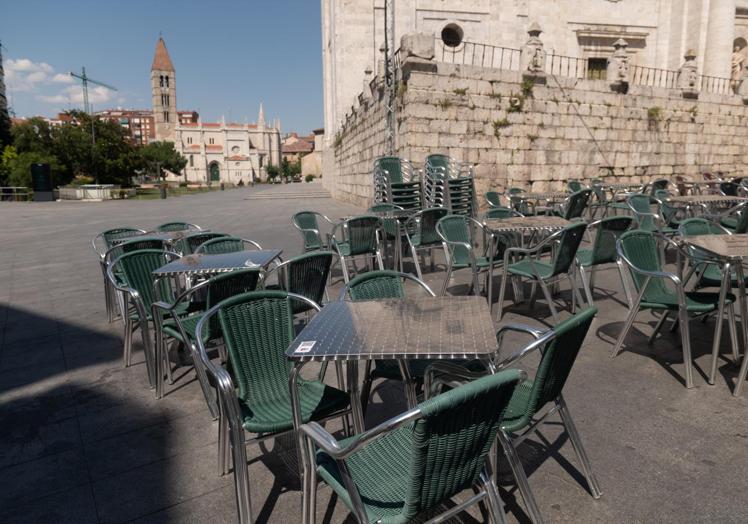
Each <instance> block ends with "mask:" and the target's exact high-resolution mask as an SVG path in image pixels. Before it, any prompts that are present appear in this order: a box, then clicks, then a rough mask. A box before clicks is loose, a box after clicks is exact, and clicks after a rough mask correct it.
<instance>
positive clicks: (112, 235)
mask: <svg viewBox="0 0 748 524" xmlns="http://www.w3.org/2000/svg"><path fill="white" fill-rule="evenodd" d="M145 233H146V231H145V230H144V229H137V228H133V227H117V228H114V229H107V230H106V231H102V232H101V233H99V234H98V235H96V236H95V237H94V238H93V240H91V247H92V248H93V250H94V251H95V252H96V254H97V255H99V258H103V257H104V254H105V253H106V252H107V251H108V250H109V249H111V248H112V247H113V246H115V245H116V244H118V243H120V242H123V241H124V240H129V239H130V238H132V237H135V236H139V235H145Z"/></svg>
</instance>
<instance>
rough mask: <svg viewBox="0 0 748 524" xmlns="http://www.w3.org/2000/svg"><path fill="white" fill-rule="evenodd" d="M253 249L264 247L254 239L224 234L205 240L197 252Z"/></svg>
mask: <svg viewBox="0 0 748 524" xmlns="http://www.w3.org/2000/svg"><path fill="white" fill-rule="evenodd" d="M253 249H262V246H261V245H260V244H258V243H257V242H255V241H254V240H247V239H246V238H238V237H228V236H224V237H219V238H214V239H213V240H208V241H206V242H203V243H202V244H200V246H199V247H198V248H197V249H196V250H195V254H206V255H222V254H224V253H236V252H238V251H248V250H253Z"/></svg>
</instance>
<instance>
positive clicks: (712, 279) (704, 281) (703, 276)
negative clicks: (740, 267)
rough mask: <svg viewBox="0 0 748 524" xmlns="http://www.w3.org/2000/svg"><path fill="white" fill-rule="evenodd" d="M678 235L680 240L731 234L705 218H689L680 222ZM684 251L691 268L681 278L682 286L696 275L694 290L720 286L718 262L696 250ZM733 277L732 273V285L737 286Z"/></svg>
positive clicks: (720, 271) (720, 272)
mask: <svg viewBox="0 0 748 524" xmlns="http://www.w3.org/2000/svg"><path fill="white" fill-rule="evenodd" d="M678 234H679V235H680V237H681V238H688V237H692V236H696V235H730V234H732V233H730V231H728V230H727V229H726V228H724V227H722V226H721V225H719V224H717V223H715V222H712V221H711V220H707V219H706V218H689V219H687V220H684V221H683V222H681V224H680V227H679V228H678ZM686 250H687V252H688V255H689V259H688V262H689V263H690V266H691V267H690V270H689V272H688V273H687V274H686V276H685V277H684V278H683V284H684V285H687V284H688V282H689V281H690V280H691V277H692V276H693V275H696V284H695V286H694V287H695V288H697V289H698V288H703V287H720V286H721V285H722V269H721V267H720V264H719V262H718V261H715V260H714V259H712V258H710V257H707V256H704V254H703V252H700V251H699V250H697V249H693V248H688V246H686ZM735 276H736V274H735V273H734V272H733V273H732V283H734V284H735V285H736V286H737V281H736V280H735ZM747 278H748V277H747ZM746 283H748V280H746Z"/></svg>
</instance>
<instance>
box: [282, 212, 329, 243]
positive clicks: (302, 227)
mask: <svg viewBox="0 0 748 524" xmlns="http://www.w3.org/2000/svg"><path fill="white" fill-rule="evenodd" d="M320 219H322V220H324V221H325V222H327V223H328V224H329V227H330V228H333V227H334V226H335V223H334V222H333V221H332V220H330V219H329V218H327V217H326V216H325V215H323V214H322V213H317V212H316V211H299V212H298V213H295V214H294V215H293V216H292V217H291V222H292V223H293V225H294V227H295V228H296V229H298V231H299V233H301V238H302V239H303V242H304V251H305V252H306V251H315V250H318V249H323V250H324V249H331V248H330V239H329V236H328V238H324V239H323V237H322V232H321V230H320V226H319V224H320Z"/></svg>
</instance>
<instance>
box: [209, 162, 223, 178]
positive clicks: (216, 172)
mask: <svg viewBox="0 0 748 524" xmlns="http://www.w3.org/2000/svg"><path fill="white" fill-rule="evenodd" d="M208 173H209V174H210V181H211V182H220V180H221V166H219V165H218V162H211V163H210V165H209V166H208Z"/></svg>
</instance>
